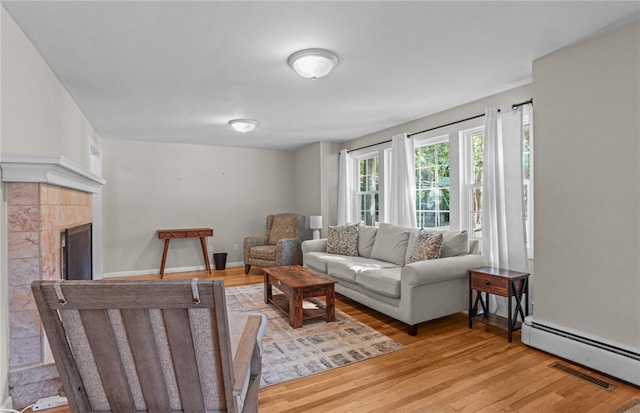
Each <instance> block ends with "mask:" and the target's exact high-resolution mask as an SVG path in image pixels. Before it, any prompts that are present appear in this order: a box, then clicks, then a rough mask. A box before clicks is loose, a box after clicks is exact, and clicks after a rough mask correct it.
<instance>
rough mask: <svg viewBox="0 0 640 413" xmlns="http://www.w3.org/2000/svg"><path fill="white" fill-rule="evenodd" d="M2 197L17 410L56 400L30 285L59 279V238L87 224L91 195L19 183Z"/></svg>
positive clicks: (53, 373)
mask: <svg viewBox="0 0 640 413" xmlns="http://www.w3.org/2000/svg"><path fill="white" fill-rule="evenodd" d="M6 191H7V224H8V225H7V258H8V273H9V274H8V275H9V337H10V343H9V368H10V371H9V386H10V392H11V397H12V398H13V402H14V405H15V406H17V407H20V406H25V405H27V404H29V403H33V402H34V401H35V400H37V399H38V398H40V397H44V396H49V395H54V394H58V388H59V386H60V380H59V378H58V373H57V370H56V368H55V366H54V364H53V359H52V358H51V356H50V355H49V349H48V344H47V342H46V338H45V337H44V334H43V331H42V326H41V323H40V317H39V315H38V312H37V309H36V306H35V302H34V300H33V296H32V294H31V288H30V285H31V282H32V281H34V280H55V279H60V277H61V271H60V262H61V261H60V233H61V232H63V231H64V230H65V229H67V228H71V227H74V226H77V225H80V224H84V223H87V222H91V220H92V216H91V215H92V194H90V193H87V192H82V191H78V190H74V189H69V188H63V187H60V186H54V185H50V184H46V183H19V182H9V183H7V185H6Z"/></svg>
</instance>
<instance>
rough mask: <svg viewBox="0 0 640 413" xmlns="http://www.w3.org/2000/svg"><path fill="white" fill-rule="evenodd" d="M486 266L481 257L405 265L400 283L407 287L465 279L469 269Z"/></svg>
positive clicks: (444, 259)
mask: <svg viewBox="0 0 640 413" xmlns="http://www.w3.org/2000/svg"><path fill="white" fill-rule="evenodd" d="M486 265H487V260H486V259H485V258H484V257H483V256H481V255H473V254H469V255H460V256H457V257H447V258H438V259H435V260H426V261H418V262H412V263H411V264H407V265H405V266H404V267H403V268H402V272H401V276H400V277H401V282H402V283H403V284H405V283H406V284H407V285H409V286H418V285H424V284H433V283H437V282H442V281H447V280H453V279H456V278H463V277H467V276H468V275H469V272H468V271H469V269H471V268H476V267H483V266H486Z"/></svg>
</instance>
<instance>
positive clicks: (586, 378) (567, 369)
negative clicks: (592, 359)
mask: <svg viewBox="0 0 640 413" xmlns="http://www.w3.org/2000/svg"><path fill="white" fill-rule="evenodd" d="M549 367H552V368H554V369H558V370H560V371H564V372H565V373H567V374H570V375H572V376H575V377H577V378H579V379H582V380H584V381H588V382H589V383H591V384H595V385H596V386H598V387H600V388H601V389H604V390H609V391H611V390H613V389H614V387H615V385H614V384H612V383H609V382H606V381H604V380H601V379H599V378H597V377H593V376H590V375H588V374H584V373H582V372H580V371H578V370H575V369H572V368H571V367H569V366H565V365H564V364H560V363H551V364H549Z"/></svg>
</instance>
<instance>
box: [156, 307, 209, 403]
mask: <svg viewBox="0 0 640 413" xmlns="http://www.w3.org/2000/svg"><path fill="white" fill-rule="evenodd" d="M163 316H164V322H165V326H166V329H167V339H168V341H169V347H170V348H171V357H172V358H173V364H174V368H175V372H176V379H177V381H178V389H179V391H180V400H181V401H182V409H183V410H184V411H185V412H194V413H196V412H203V411H204V410H205V408H204V399H203V397H202V387H201V385H200V375H199V374H198V365H197V364H196V354H195V346H194V344H193V338H192V337H191V325H190V323H189V313H188V311H187V310H185V309H167V310H164V311H163Z"/></svg>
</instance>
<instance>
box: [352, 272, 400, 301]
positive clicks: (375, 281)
mask: <svg viewBox="0 0 640 413" xmlns="http://www.w3.org/2000/svg"><path fill="white" fill-rule="evenodd" d="M401 272H402V267H396V268H381V269H369V270H364V271H360V272H358V273H356V283H357V284H358V285H359V286H361V287H362V288H365V289H367V290H369V291H373V292H376V293H378V294H381V295H384V296H386V297H391V298H399V297H400V273H401Z"/></svg>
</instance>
